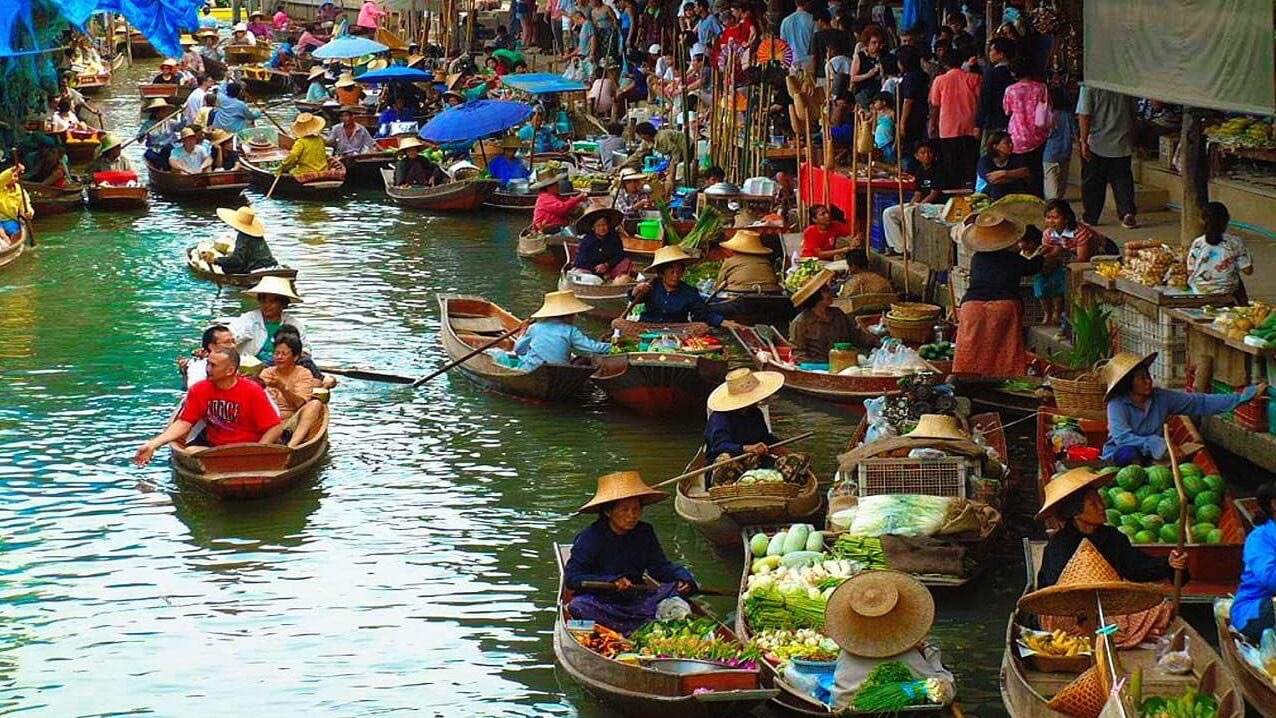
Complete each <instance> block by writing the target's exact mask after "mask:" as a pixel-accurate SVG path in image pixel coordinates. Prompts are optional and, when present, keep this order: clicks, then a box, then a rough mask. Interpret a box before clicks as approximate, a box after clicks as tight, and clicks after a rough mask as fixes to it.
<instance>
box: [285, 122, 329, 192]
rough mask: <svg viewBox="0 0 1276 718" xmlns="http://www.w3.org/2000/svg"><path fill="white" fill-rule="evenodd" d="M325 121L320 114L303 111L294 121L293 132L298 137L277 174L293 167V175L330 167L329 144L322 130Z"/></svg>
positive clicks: (313, 172) (321, 170)
mask: <svg viewBox="0 0 1276 718" xmlns="http://www.w3.org/2000/svg"><path fill="white" fill-rule="evenodd" d="M324 124H326V123H325V121H324V119H323V117H322V116H320V115H312V114H310V113H309V112H302V113H301V114H299V115H297V119H295V120H293V121H292V134H293V136H294V137H296V139H295V140H293V143H292V149H291V150H289V151H288V156H287V157H285V158H284V159H283V161H282V162H280V163H279V166H278V167H277V168H275V174H277V175H279V174H283V173H284V171H286V170H289V169H290V168H291V174H292V176H293V177H296V176H298V175H308V174H315V173H316V172H323V171H324V170H326V169H328V146H327V144H326V143H324V140H323V136H322V132H323V126H324Z"/></svg>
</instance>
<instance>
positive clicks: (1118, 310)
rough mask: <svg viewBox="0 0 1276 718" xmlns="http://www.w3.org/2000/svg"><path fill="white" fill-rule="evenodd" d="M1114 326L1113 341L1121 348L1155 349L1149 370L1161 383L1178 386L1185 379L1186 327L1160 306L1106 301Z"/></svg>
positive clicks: (1147, 350) (1139, 350)
mask: <svg viewBox="0 0 1276 718" xmlns="http://www.w3.org/2000/svg"><path fill="white" fill-rule="evenodd" d="M1108 307H1109V308H1110V309H1111V310H1112V324H1113V327H1114V329H1115V332H1114V334H1115V336H1114V338H1113V343H1114V344H1115V345H1116V348H1117V349H1118V350H1120V351H1128V352H1134V353H1135V354H1140V355H1142V354H1148V353H1150V352H1158V356H1157V358H1156V361H1154V362H1152V365H1151V367H1149V369H1150V370H1151V373H1152V379H1154V380H1155V381H1156V382H1157V383H1158V384H1160V385H1161V386H1166V387H1181V386H1184V385H1185V383H1186V380H1187V374H1186V372H1187V327H1186V326H1185V325H1184V323H1183V322H1181V321H1178V320H1176V319H1175V318H1174V317H1173V316H1171V314H1170V311H1169V309H1167V308H1166V307H1163V306H1158V305H1150V304H1147V303H1136V302H1133V301H1129V300H1127V301H1124V302H1122V303H1120V304H1109V305H1108Z"/></svg>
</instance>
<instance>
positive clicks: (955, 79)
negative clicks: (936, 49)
mask: <svg viewBox="0 0 1276 718" xmlns="http://www.w3.org/2000/svg"><path fill="white" fill-rule="evenodd" d="M962 62H963V58H962V57H961V55H960V54H959V53H955V52H952V53H949V54H948V55H947V56H946V57H945V58H944V64H945V65H947V67H948V71H947V72H945V73H944V74H942V75H940V76H939V77H936V78H935V80H934V81H933V82H932V83H931V85H930V106H931V112H930V123H931V128H930V136H931V137H938V138H939V157H940V160H941V161H942V162H943V164H944V167H945V169H946V170H947V171H948V173H949V174H948V183H947V186H948V187H952V188H962V187H971V186H973V185H974V183H975V167H976V165H978V164H979V124H978V122H977V121H976V119H975V116H976V113H977V112H978V109H979V88H980V86H981V84H982V80H981V78H980V77H979V75H976V74H975V73H973V72H966V71H965V70H963V69H961V66H962Z"/></svg>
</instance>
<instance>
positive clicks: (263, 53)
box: [224, 42, 271, 65]
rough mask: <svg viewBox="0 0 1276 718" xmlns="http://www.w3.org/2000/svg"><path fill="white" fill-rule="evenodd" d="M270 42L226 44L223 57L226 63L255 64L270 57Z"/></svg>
mask: <svg viewBox="0 0 1276 718" xmlns="http://www.w3.org/2000/svg"><path fill="white" fill-rule="evenodd" d="M270 52H271V49H270V43H268V42H267V43H259V44H256V45H227V46H226V48H225V53H224V54H225V57H226V64H227V65H255V64H257V63H259V62H265V61H267V60H269V59H270Z"/></svg>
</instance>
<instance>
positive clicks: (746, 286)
mask: <svg viewBox="0 0 1276 718" xmlns="http://www.w3.org/2000/svg"><path fill="white" fill-rule="evenodd" d="M718 247H720V248H722V249H725V250H727V252H728V256H727V258H726V259H724V260H722V267H721V268H720V269H719V270H718V281H717V282H716V284H715V286H718V287H722V289H723V290H724V291H728V292H752V293H778V292H782V291H784V287H782V286H781V285H780V280H779V278H778V277H776V275H775V263H774V262H772V261H771V250H770V248H768V247H767V246H766V245H764V244H762V237H761V235H759V234H758V233H757V232H754V231H753V230H751V229H741V230H737V231H736V233H735V234H733V235H732V236H731V239H728V240H727V241H725V242H723V243H721V244H719V245H718Z"/></svg>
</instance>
